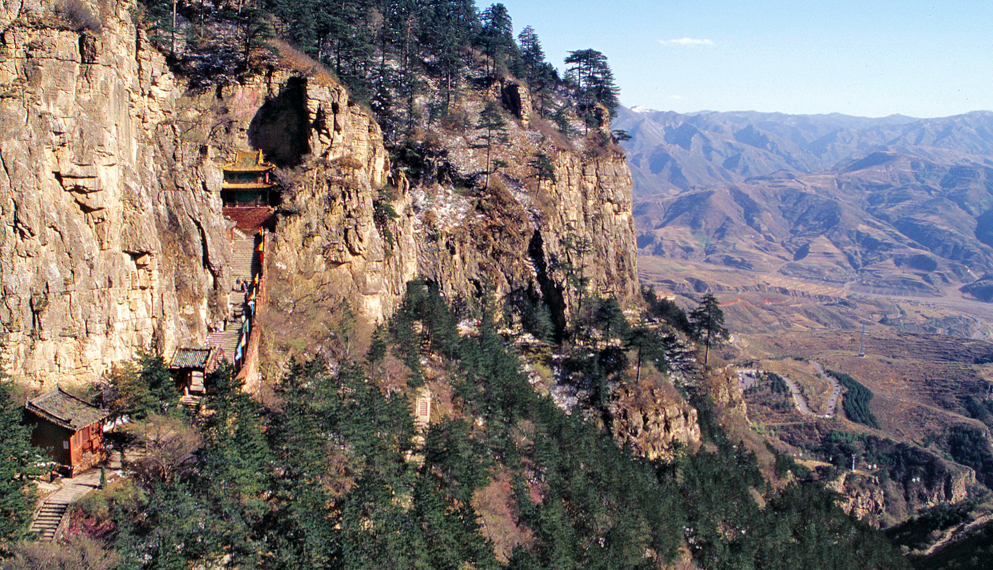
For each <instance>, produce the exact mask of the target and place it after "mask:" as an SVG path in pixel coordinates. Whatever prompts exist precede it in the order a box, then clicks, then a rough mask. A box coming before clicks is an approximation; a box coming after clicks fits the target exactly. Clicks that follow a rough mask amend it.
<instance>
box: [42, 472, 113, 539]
mask: <svg viewBox="0 0 993 570" xmlns="http://www.w3.org/2000/svg"><path fill="white" fill-rule="evenodd" d="M108 474H109V471H108ZM61 484H62V488H61V489H59V490H58V491H56V492H55V493H53V494H52V495H51V496H49V497H48V498H47V499H45V500H44V501H43V502H42V503H41V506H40V507H38V510H37V511H36V512H35V516H34V520H33V521H32V522H31V532H33V533H38V534H39V535H40V536H39V537H38V538H39V540H44V541H52V540H55V538H56V534H57V532H58V530H59V525H60V524H61V523H62V519H64V518H65V516H66V512H67V511H68V510H69V505H71V504H73V503H75V502H76V501H78V500H79V499H81V498H83V497H84V496H86V495H87V494H89V493H90V492H92V491H94V490H96V489H99V488H100V470H99V469H91V470H89V471H87V472H85V473H83V474H81V475H78V476H76V477H73V478H71V479H62V480H61Z"/></svg>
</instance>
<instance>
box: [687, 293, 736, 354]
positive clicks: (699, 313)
mask: <svg viewBox="0 0 993 570" xmlns="http://www.w3.org/2000/svg"><path fill="white" fill-rule="evenodd" d="M719 305H720V303H718V302H717V297H715V296H714V294H713V293H707V294H706V295H704V296H703V300H702V301H701V302H700V306H699V307H697V308H696V309H693V311H692V312H690V325H691V327H692V332H693V337H694V338H695V339H697V340H698V341H703V343H704V346H705V349H704V353H703V363H704V364H707V361H708V360H709V358H710V347H711V346H719V345H720V344H723V343H724V342H726V341H727V340H728V339H729V338H731V333H730V332H728V330H727V329H726V328H724V312H723V311H721V308H720V306H719Z"/></svg>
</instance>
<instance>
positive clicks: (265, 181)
mask: <svg viewBox="0 0 993 570" xmlns="http://www.w3.org/2000/svg"><path fill="white" fill-rule="evenodd" d="M221 168H222V170H223V171H224V182H223V183H222V184H221V201H222V202H223V204H224V216H225V217H227V218H230V219H231V220H233V221H234V222H235V223H236V224H237V227H238V229H240V230H243V231H256V230H258V229H259V228H262V227H269V226H270V225H271V224H272V215H273V212H274V210H275V206H277V205H278V204H279V189H278V186H277V185H276V183H275V182H273V181H272V178H271V174H272V171H273V169H274V168H275V166H274V165H273V164H272V163H269V162H266V159H265V155H264V154H263V153H262V151H261V150H258V151H238V152H237V153H235V157H234V160H233V161H231V162H228V163H225V164H224V165H223V166H222V167H221Z"/></svg>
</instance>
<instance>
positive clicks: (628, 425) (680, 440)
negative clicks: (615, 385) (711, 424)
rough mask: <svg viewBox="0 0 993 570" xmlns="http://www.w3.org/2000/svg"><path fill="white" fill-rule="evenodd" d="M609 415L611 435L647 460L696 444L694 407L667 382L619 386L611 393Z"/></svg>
mask: <svg viewBox="0 0 993 570" xmlns="http://www.w3.org/2000/svg"><path fill="white" fill-rule="evenodd" d="M611 415H612V416H613V418H614V437H615V438H617V439H618V441H621V442H625V441H626V442H629V443H630V444H631V447H632V448H633V449H634V450H635V451H636V452H637V453H639V454H641V455H642V456H643V457H645V458H646V459H648V460H650V461H655V460H661V461H670V460H671V459H672V457H673V455H674V453H675V451H676V450H677V449H678V448H679V447H683V448H696V447H697V446H699V445H700V426H699V425H698V424H697V411H696V409H694V408H693V407H691V406H689V405H688V404H686V402H683V401H682V399H681V398H679V396H678V394H677V393H676V392H675V390H674V389H672V387H671V386H664V387H663V386H659V387H654V388H650V389H647V390H645V389H639V388H637V387H631V386H623V387H621V388H620V389H618V390H617V391H616V393H615V400H614V404H613V407H612V409H611Z"/></svg>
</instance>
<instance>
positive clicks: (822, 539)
mask: <svg viewBox="0 0 993 570" xmlns="http://www.w3.org/2000/svg"><path fill="white" fill-rule="evenodd" d="M480 317H481V322H480V324H479V326H478V330H477V332H474V333H471V334H467V335H462V336H460V334H459V332H458V330H457V329H456V324H457V323H456V319H455V318H454V316H453V315H452V313H451V312H450V311H449V309H448V308H447V306H446V304H445V302H444V300H443V299H442V298H441V297H440V296H439V295H438V292H437V291H436V290H434V289H432V288H430V287H426V286H424V285H423V284H420V283H413V284H411V286H410V287H409V289H408V293H407V297H406V299H405V301H404V304H403V307H402V309H401V310H400V311H399V312H398V313H397V315H396V316H395V317H394V319H393V320H391V322H390V323H389V325H388V326H384V327H382V328H381V329H380V330H379V331H378V332H377V335H376V338H377V340H376V342H375V343H374V344H373V346H372V348H371V349H370V351H369V353H368V354H366V355H365V358H364V359H362V360H360V361H356V362H350V363H342V364H341V366H340V368H339V370H338V371H337V372H331V371H329V370H327V368H326V367H325V366H324V364H322V363H319V362H307V363H299V364H298V365H296V366H295V367H294V368H293V370H292V371H291V372H290V373H289V374H288V375H287V376H286V377H285V378H283V379H282V380H281V382H280V383H279V385H278V386H277V387H275V389H274V391H273V392H272V393H270V394H269V395H267V396H266V397H264V398H263V401H262V402H259V401H256V400H253V399H251V398H250V397H249V396H247V395H246V394H244V393H243V392H241V391H240V389H239V386H238V385H237V384H236V383H234V382H232V380H231V376H230V370H220V371H218V372H217V373H215V374H213V375H211V376H210V378H208V382H207V383H208V386H209V388H210V394H211V395H210V396H209V397H208V398H207V399H206V400H204V401H203V402H202V405H201V406H200V407H199V408H197V409H195V410H192V411H189V412H188V411H186V409H184V408H183V407H182V406H179V405H178V394H173V395H172V397H170V398H166V399H164V400H161V401H155V400H151V401H150V400H148V399H147V398H142V397H141V394H142V390H140V389H139V390H137V391H132V392H130V393H127V394H120V392H119V391H120V389H121V388H122V387H125V386H136V385H138V386H140V382H136V380H140V379H142V378H146V379H147V378H150V377H154V376H155V375H156V374H161V372H156V371H157V370H161V368H162V366H163V363H162V362H161V360H158V359H154V358H148V359H145V360H144V362H143V363H141V365H140V366H139V367H135V368H132V369H131V370H130V372H128V374H129V375H130V376H128V374H126V375H124V376H119V377H117V378H116V379H115V380H114V382H113V383H112V384H111V386H109V387H108V390H110V392H109V393H111V394H118V395H122V396H124V397H123V398H118V400H117V401H118V402H119V408H118V411H119V412H124V411H127V412H129V413H130V414H132V415H134V416H136V417H145V418H146V419H145V420H144V422H142V423H141V424H139V425H138V426H135V427H134V428H133V429H131V430H129V432H128V433H129V434H130V435H129V436H128V437H131V438H135V441H136V442H140V443H141V444H142V445H143V448H144V450H145V452H144V453H143V454H141V455H139V456H137V457H136V458H135V459H134V460H133V461H134V466H135V474H134V476H133V477H131V478H128V479H125V480H122V481H119V482H117V483H113V484H111V485H110V486H109V487H108V488H107V489H105V490H103V491H101V492H99V493H97V494H95V495H93V496H92V497H91V498H88V499H87V500H86V501H85V502H84V503H83V504H82V505H81V507H80V509H79V510H78V511H77V512H76V513H75V514H74V515H73V518H72V527H71V530H70V531H69V536H71V537H72V538H70V539H69V543H68V545H66V546H64V547H63V548H67V549H73V548H82V545H87V547H88V548H100V549H105V550H107V551H109V552H110V553H111V554H110V555H108V559H112V560H113V561H114V564H108V565H106V566H103V567H116V568H181V567H191V566H198V565H214V564H221V565H224V566H228V567H242V568H244V567H257V568H315V567H316V568H370V567H398V568H415V567H429V568H463V567H466V566H470V567H474V568H501V567H507V568H590V567H602V568H660V567H668V566H669V565H670V564H673V563H675V562H676V561H678V560H679V559H680V558H681V554H680V553H681V552H682V553H684V555H685V556H688V557H689V558H687V559H686V562H688V561H689V559H692V561H693V564H694V565H695V566H696V567H699V568H715V569H716V568H726V569H732V568H735V569H737V568H766V569H774V568H783V569H792V568H797V567H804V566H806V567H811V568H839V569H843V568H852V569H860V570H865V569H871V568H880V569H882V568H886V569H892V568H903V567H906V566H905V563H904V562H903V560H902V558H901V557H900V555H899V553H898V552H897V551H896V550H894V549H893V548H892V547H891V546H890V545H889V544H888V543H887V542H886V540H885V539H884V538H883V537H882V535H880V534H879V533H878V532H877V531H875V530H873V529H871V528H870V527H868V526H867V525H865V524H863V523H860V522H858V521H856V520H854V519H853V518H851V517H849V516H848V515H845V514H844V513H843V512H842V511H841V510H840V509H839V508H838V507H837V506H836V505H835V504H834V501H835V497H834V496H833V495H832V494H830V493H829V492H827V491H825V490H824V489H823V488H822V487H821V486H820V484H819V483H816V482H812V481H803V480H795V479H794V480H793V481H792V482H791V483H789V484H787V485H785V486H782V485H777V486H775V487H773V486H770V484H769V482H768V481H766V480H765V479H764V478H763V476H762V474H761V473H760V471H759V469H758V466H757V464H756V460H755V457H754V455H753V454H751V453H750V452H749V451H747V449H746V448H745V447H744V446H742V445H741V444H740V443H736V442H735V441H734V440H732V439H729V438H728V436H727V435H725V433H724V431H723V429H722V428H721V426H720V424H719V423H718V422H717V421H716V420H715V415H714V414H715V413H718V410H715V409H714V408H713V403H712V402H711V401H710V399H709V397H708V396H707V395H706V394H705V393H698V392H693V391H691V392H689V393H688V395H689V397H690V398H691V399H692V400H693V401H694V403H695V404H696V405H697V407H698V409H699V410H700V412H701V414H702V415H701V418H702V427H703V428H704V433H705V440H706V443H705V448H704V449H701V450H700V451H698V452H695V453H692V452H689V450H684V451H683V452H680V453H678V454H677V456H676V457H675V458H674V459H673V460H672V461H670V462H661V461H656V462H648V461H646V460H643V459H639V458H637V457H635V456H634V455H632V453H631V451H630V449H628V448H622V447H620V446H618V444H617V443H616V442H615V441H614V440H613V438H611V437H610V436H609V434H607V433H605V432H604V431H603V430H602V429H600V428H598V422H597V419H596V416H588V415H587V414H584V413H583V412H582V411H581V410H579V409H576V410H574V411H573V412H572V413H571V414H570V413H566V412H564V411H563V410H561V409H560V408H558V407H557V406H556V405H555V404H554V403H553V402H552V400H551V399H550V398H549V397H547V396H540V395H538V394H537V393H535V391H534V390H533V388H532V386H531V385H530V383H529V381H528V375H527V374H525V373H524V371H523V370H522V368H521V362H520V360H519V357H518V356H516V355H514V354H512V353H511V352H509V351H508V349H507V348H506V343H505V340H504V339H503V338H501V336H499V335H498V334H497V331H496V330H495V328H494V323H493V316H492V313H491V311H490V310H489V309H484V310H483V312H482V314H481V315H480ZM417 331H419V332H417ZM397 361H401V362H404V363H406V366H407V368H406V374H405V376H406V382H405V384H406V386H397V385H396V384H395V382H396V380H395V378H391V373H390V372H389V371H390V370H391V369H392V366H393V365H391V364H390V363H391V362H393V363H396V362H397ZM394 365H395V364H394ZM426 377H429V378H433V379H435V380H438V379H441V380H440V382H438V381H436V382H434V383H433V384H432V385H433V386H434V387H435V388H436V389H437V387H438V386H440V385H444V386H445V387H446V389H448V390H450V391H451V392H450V396H449V397H450V405H449V407H447V409H445V410H444V411H443V412H442V413H440V417H438V418H437V419H435V420H433V421H432V423H431V426H430V428H428V429H427V430H426V431H425V432H423V439H422V440H421V441H422V442H423V444H422V445H419V444H416V443H415V442H416V441H417V438H415V437H414V436H415V427H414V422H413V419H412V417H411V414H410V412H409V409H408V405H409V404H408V397H407V396H406V395H405V393H406V390H407V389H413V388H417V387H418V386H420V385H421V384H422V383H423V382H424V379H425V378H426ZM391 386H392V387H391ZM147 389H148V388H147V387H146V388H144V390H147ZM149 403H151V405H149ZM163 426H169V427H168V428H164V427H163ZM777 465H778V463H777ZM791 465H792V463H791V462H790V461H789V460H787V459H785V458H783V460H782V471H781V473H780V475H781V476H783V477H785V478H787V480H788V479H790V477H789V475H788V473H787V472H788V471H789V470H790V469H795V470H797V471H802V470H799V469H796V467H795V466H793V467H791ZM94 541H95V544H96V546H94ZM16 550H17V552H18V555H17V557H15V558H13V559H11V560H10V561H8V562H6V563H5V566H4V567H5V568H27V567H29V566H27V564H28V560H30V555H31V553H30V551H29V549H26V547H19V549H16Z"/></svg>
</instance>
